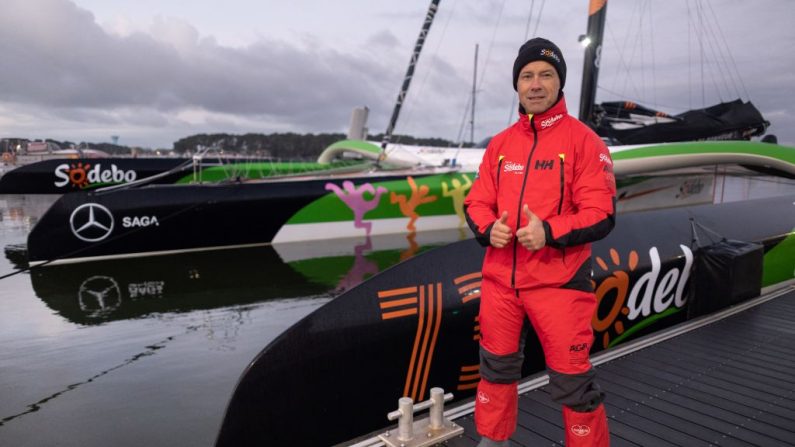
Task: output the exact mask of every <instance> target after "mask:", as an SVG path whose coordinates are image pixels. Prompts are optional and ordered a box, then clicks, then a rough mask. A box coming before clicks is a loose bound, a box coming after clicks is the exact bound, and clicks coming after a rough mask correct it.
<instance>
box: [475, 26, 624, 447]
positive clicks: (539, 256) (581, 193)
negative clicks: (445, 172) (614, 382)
mask: <svg viewBox="0 0 795 447" xmlns="http://www.w3.org/2000/svg"><path fill="white" fill-rule="evenodd" d="M513 81H514V88H515V89H516V91H517V92H518V94H519V103H520V106H519V111H520V114H521V116H520V118H519V120H518V121H517V122H516V123H515V124H514V125H512V126H511V127H509V128H507V129H505V130H504V131H502V132H501V133H499V134H498V135H497V136H495V137H494V138H493V139H492V140H491V142H490V143H489V146H488V148H487V149H486V153H485V155H484V156H483V161H482V162H481V164H480V168H479V170H478V176H477V179H476V180H475V182H474V183H473V185H472V189H471V190H470V192H469V195H468V196H467V198H466V201H465V202H464V204H465V207H466V208H465V209H466V215H467V220H468V223H469V225H470V227H471V228H472V230H473V231H474V232H475V236H476V238H477V239H478V241H480V243H481V244H483V245H485V246H488V248H487V249H486V257H485V259H484V261H483V281H482V288H481V302H480V320H479V321H480V331H481V341H480V376H481V381H480V384H479V385H478V392H477V398H476V401H475V423H476V425H477V429H478V433H480V434H481V436H482V437H483V440H482V441H481V443H480V444H479V445H480V446H503V445H505V446H507V445H508V441H506V440H507V439H508V438H509V437H510V436H511V434H512V433H513V432H514V430H515V429H516V418H517V411H518V409H517V405H518V396H517V380H518V379H519V378H520V377H521V370H522V362H523V360H524V357H523V354H522V346H523V344H524V343H523V340H522V335H521V334H522V326H523V324H524V321H525V316H527V317H529V320H530V323H531V324H532V326H533V329H534V330H535V332H536V334H537V335H538V338H539V340H540V341H541V345H542V347H543V349H544V357H545V360H546V365H547V370H548V372H549V387H548V389H549V391H550V394H551V396H552V398H553V399H554V400H555V401H556V402H558V403H560V404H562V405H563V422H564V427H565V431H566V434H565V439H566V445H567V446H569V447H573V446H599V447H601V446H607V445H608V444H609V433H608V428H607V418H606V415H605V410H604V406H603V405H602V401H603V399H604V393H602V392H601V391H600V389H599V387H598V385H597V384H596V383H595V382H594V376H595V372H594V370H593V368H592V366H591V363H590V360H589V351H590V348H591V344H592V342H593V339H594V337H593V331H592V327H591V319H592V317H593V315H594V312H595V311H596V297H595V296H594V294H593V285H592V283H591V242H593V241H596V240H599V239H601V238H603V237H605V236H606V235H607V234H608V233H609V232H610V230H612V229H613V226H614V224H615V193H616V186H615V177H614V176H613V163H612V160H611V158H610V153H609V152H608V150H607V147H606V146H605V144H604V143H603V142H602V141H601V139H600V138H599V137H598V136H597V135H596V134H595V133H594V132H593V131H591V130H590V129H589V128H588V127H587V126H585V125H584V124H582V123H581V122H579V121H578V120H576V119H575V118H573V117H571V116H569V115H568V113H567V110H566V101H565V99H564V97H563V91H562V89H563V86H564V84H565V82H566V62H565V61H564V59H563V55H562V54H561V52H560V49H559V48H558V47H557V46H556V45H555V44H553V43H552V42H550V41H548V40H546V39H541V38H535V39H531V40H529V41H528V42H526V43H525V44H524V45H522V47H521V48H520V49H519V55H518V56H517V58H516V61H515V62H514V67H513Z"/></svg>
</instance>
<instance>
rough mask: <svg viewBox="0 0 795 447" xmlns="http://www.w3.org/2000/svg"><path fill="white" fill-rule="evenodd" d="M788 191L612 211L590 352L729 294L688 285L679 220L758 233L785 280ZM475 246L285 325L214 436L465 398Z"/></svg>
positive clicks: (301, 440)
mask: <svg viewBox="0 0 795 447" xmlns="http://www.w3.org/2000/svg"><path fill="white" fill-rule="evenodd" d="M794 201H795V196H792V195H790V196H786V197H779V198H771V199H762V200H755V201H744V202H735V203H728V204H722V205H708V206H696V207H686V208H676V209H667V210H655V211H648V212H640V213H630V214H626V215H621V216H619V218H618V221H617V225H616V228H615V230H614V231H613V232H612V233H611V234H610V235H609V236H608V237H607V238H606V239H604V240H602V241H599V242H597V243H595V244H594V245H593V260H594V263H593V272H594V282H595V288H596V291H597V292H596V293H597V298H598V299H599V301H600V304H599V309H598V312H597V315H596V316H595V317H594V321H593V324H594V330H595V336H596V342H595V347H594V350H595V351H598V350H600V349H604V348H606V347H610V346H613V345H614V344H616V343H620V342H624V341H626V340H627V339H632V338H635V337H637V336H640V335H644V334H647V333H650V332H653V331H656V330H659V329H661V328H664V327H668V326H671V325H673V324H676V323H679V322H681V321H684V320H685V319H686V318H687V316H688V308H691V309H692V308H693V306H695V307H696V308H698V309H705V308H713V309H714V308H717V307H721V306H725V305H728V304H731V303H728V302H713V303H704V302H700V301H699V300H700V299H703V298H699V297H698V296H696V297H694V296H692V295H691V294H690V292H691V283H692V276H693V273H692V271H691V267H692V265H693V262H694V258H695V261H698V259H699V256H701V255H700V253H699V252H698V251H696V250H693V249H691V248H690V247H691V242H692V232H691V221H690V219H691V218H692V219H694V220H695V221H696V222H698V223H699V224H701V225H704V226H706V227H708V228H711V229H712V230H714V231H717V232H718V233H721V234H723V235H724V236H726V237H728V238H732V239H739V240H744V241H757V242H761V243H763V244H764V247H765V257H764V269H765V271H764V279H763V281H764V282H763V285H772V284H776V283H780V282H782V281H786V280H792V277H793V268H794V267H795V256H794V255H793V253H795V236H793V222H795V205H794V204H793V202H794ZM702 239H703V235H702ZM483 253H484V250H483V248H482V247H480V246H479V245H478V244H477V243H476V242H475V241H474V240H467V241H462V242H457V243H454V244H451V245H448V246H445V247H442V248H438V249H434V250H431V251H429V252H427V253H425V254H422V255H420V256H417V257H415V258H412V259H410V260H409V261H406V262H403V263H401V264H398V265H396V266H394V267H392V268H391V269H389V270H387V271H385V272H383V273H381V274H379V275H377V276H375V277H373V278H372V279H370V280H368V281H366V282H364V283H362V284H361V285H359V286H358V287H356V288H354V289H351V290H350V291H348V292H347V293H344V294H342V295H340V296H339V297H337V298H336V299H335V300H333V301H331V302H329V303H328V304H326V305H324V306H323V307H321V308H320V309H318V310H317V311H315V312H314V313H313V314H311V315H309V316H307V317H306V318H305V319H303V320H302V321H300V322H299V323H297V324H296V325H294V326H293V327H291V328H290V329H289V330H287V331H286V332H285V333H284V334H282V335H281V336H280V337H279V338H278V339H277V340H275V341H274V342H272V343H271V344H270V345H268V346H267V347H266V348H265V349H264V350H263V351H262V352H261V353H260V354H259V355H258V356H257V357H256V358H255V359H254V361H253V362H252V363H251V365H249V367H248V368H247V369H246V371H245V372H244V373H243V375H242V377H241V379H240V382H239V384H238V386H237V388H236V390H235V392H234V394H233V396H232V399H231V401H230V403H229V406H228V409H227V413H226V416H225V419H224V423H223V426H222V428H221V431H220V434H219V437H218V440H217V445H218V446H245V445H266V444H267V445H333V444H335V443H339V442H344V441H346V440H349V439H353V438H355V437H357V436H359V435H362V434H363V433H368V432H371V431H374V430H377V429H379V428H381V427H384V426H385V425H387V420H386V414H387V413H388V412H390V411H392V410H394V409H395V408H396V400H397V398H398V397H400V396H409V397H412V398H414V399H415V401H419V400H424V399H427V398H428V393H429V391H428V390H429V389H430V388H431V387H436V386H440V387H443V388H445V390H446V391H451V392H453V393H455V395H456V399H461V398H466V397H468V396H471V395H472V393H473V392H474V387H475V386H476V383H477V381H478V380H479V375H478V373H477V370H478V338H479V333H478V323H477V319H476V317H477V314H478V302H479V283H480V267H481V262H482V257H483ZM730 279H731V278H727V280H730ZM717 285H718V284H715V286H717ZM757 286H758V285H757ZM530 337H531V338H532V337H533V336H532V335H531V336H530ZM318 347H322V349H318ZM525 356H526V357H525V358H526V361H525V365H524V370H523V372H524V374H525V375H527V374H531V373H534V372H537V371H540V370H542V369H543V367H544V364H543V356H542V354H541V351H540V347H539V344H538V343H537V342H536V341H534V340H528V343H527V345H526V349H525ZM306 427H311V430H307V429H306Z"/></svg>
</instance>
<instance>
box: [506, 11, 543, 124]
mask: <svg viewBox="0 0 795 447" xmlns="http://www.w3.org/2000/svg"><path fill="white" fill-rule="evenodd" d="M535 3H536V0H532V1H531V2H530V14H529V15H528V16H527V23H526V24H525V26H524V40H522V44H524V42H527V37H528V33H529V32H530V23H532V22H533V8H535ZM541 9H542V10H543V9H544V5H543V2H542V4H541ZM538 24H539V21H536V29H535V31H534V32H533V35H536V34H535V33H536V32H537V31H538ZM517 99H518V96H517V95H512V97H511V110H510V112H509V113H508V124H507V125H506V127H507V126H510V125H511V123H512V122H513V119H514V118H513V117H514V116H515V113H516V101H517Z"/></svg>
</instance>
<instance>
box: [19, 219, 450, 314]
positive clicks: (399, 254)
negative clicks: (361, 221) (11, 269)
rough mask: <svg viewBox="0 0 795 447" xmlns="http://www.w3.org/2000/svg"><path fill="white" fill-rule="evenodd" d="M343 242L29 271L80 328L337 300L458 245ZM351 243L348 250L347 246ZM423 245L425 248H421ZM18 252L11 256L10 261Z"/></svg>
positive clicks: (446, 238)
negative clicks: (433, 249)
mask: <svg viewBox="0 0 795 447" xmlns="http://www.w3.org/2000/svg"><path fill="white" fill-rule="evenodd" d="M434 236H435V237H427V238H422V239H421V240H420V242H419V243H416V242H414V243H412V241H410V240H407V239H406V238H402V237H401V238H388V239H380V238H374V239H365V240H344V241H339V243H337V244H336V245H333V246H329V247H323V246H317V247H306V246H303V244H301V245H299V244H283V245H279V246H277V247H273V246H264V247H254V248H243V249H235V250H222V251H212V252H197V253H184V254H176V255H170V256H156V257H152V258H147V259H126V260H121V259H119V260H111V261H105V262H94V263H81V264H63V265H56V266H51V267H47V268H34V269H33V270H32V271H31V281H32V283H33V290H34V291H35V293H36V295H37V296H38V297H39V298H41V299H42V300H43V301H44V302H45V303H46V304H47V305H48V306H49V307H50V308H51V309H53V310H55V311H56V312H58V313H59V314H60V315H62V316H63V317H64V318H67V319H68V320H69V321H72V322H74V323H78V324H97V323H102V322H106V321H111V320H119V319H128V318H137V317H141V316H145V315H148V314H153V313H163V312H185V311H193V310H200V309H212V308H218V307H224V306H233V305H245V304H250V303H256V302H260V301H264V300H269V299H277V298H303V297H311V296H317V295H324V294H329V293H330V294H334V293H338V292H339V291H342V290H345V289H348V288H351V287H353V286H355V285H357V284H359V283H360V282H361V281H363V280H364V279H366V278H368V277H369V276H372V275H374V274H376V273H378V272H379V271H381V270H384V269H386V268H388V267H389V266H391V265H393V264H395V263H397V262H399V261H400V260H401V259H403V258H404V257H405V256H406V255H407V254H408V255H409V256H411V255H413V254H415V253H419V252H421V251H424V250H427V249H428V248H429V247H430V246H434V245H441V244H444V243H449V242H451V241H454V240H457V238H458V236H459V235H458V233H457V232H455V233H450V234H435V235H434ZM345 244H347V245H345ZM420 244H422V245H420ZM16 252H17V250H9V249H7V250H6V254H7V256H9V255H10V254H11V255H13V254H14V253H16Z"/></svg>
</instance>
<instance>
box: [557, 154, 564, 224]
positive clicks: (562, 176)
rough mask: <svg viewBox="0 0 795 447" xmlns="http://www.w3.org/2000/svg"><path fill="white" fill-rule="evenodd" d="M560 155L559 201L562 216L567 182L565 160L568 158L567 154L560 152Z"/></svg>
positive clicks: (559, 210)
mask: <svg viewBox="0 0 795 447" xmlns="http://www.w3.org/2000/svg"><path fill="white" fill-rule="evenodd" d="M558 157H560V202H558V216H560V212H561V211H562V210H563V191H564V190H563V185H564V184H565V182H564V180H565V178H564V172H565V166H564V165H563V160H564V159H565V158H566V154H558Z"/></svg>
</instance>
